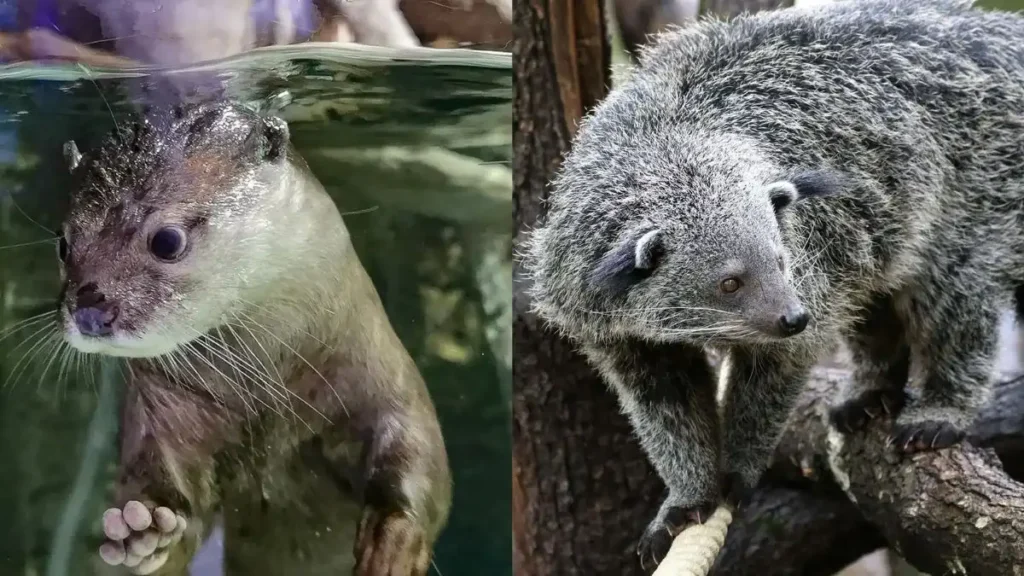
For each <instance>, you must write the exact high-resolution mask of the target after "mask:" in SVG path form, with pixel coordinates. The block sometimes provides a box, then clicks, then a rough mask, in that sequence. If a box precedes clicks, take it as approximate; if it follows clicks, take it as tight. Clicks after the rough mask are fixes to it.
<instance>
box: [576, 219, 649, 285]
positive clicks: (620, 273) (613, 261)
mask: <svg viewBox="0 0 1024 576" xmlns="http://www.w3.org/2000/svg"><path fill="white" fill-rule="evenodd" d="M663 250H664V247H663V244H662V235H661V230H657V229H655V230H650V231H648V232H645V233H644V234H642V235H641V236H640V237H638V238H635V239H630V240H628V241H626V242H623V243H622V244H620V245H618V246H616V247H615V248H613V249H612V250H611V251H610V252H608V253H607V254H605V255H604V258H602V259H601V261H600V262H599V263H598V265H597V267H596V268H594V270H593V272H592V273H591V275H590V280H591V282H593V283H595V284H597V285H599V286H603V287H605V288H607V289H608V290H610V291H611V292H613V293H618V292H621V291H623V290H625V289H627V288H629V287H630V286H631V285H633V284H635V283H637V282H639V281H640V280H643V279H644V278H646V277H647V276H649V275H650V274H651V272H653V271H654V269H655V268H656V267H657V265H658V257H659V256H660V255H661V253H662V251H663Z"/></svg>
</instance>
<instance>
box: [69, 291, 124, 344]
mask: <svg viewBox="0 0 1024 576" xmlns="http://www.w3.org/2000/svg"><path fill="white" fill-rule="evenodd" d="M117 313H118V309H117V306H116V305H114V304H111V303H110V302H107V299H106V297H105V296H104V295H103V293H102V292H100V291H99V289H98V288H97V287H96V284H93V283H90V284H86V285H85V286H82V287H81V288H80V289H79V290H78V293H77V294H76V295H75V312H74V314H72V317H73V318H74V320H75V325H76V326H78V331H79V332H81V333H82V334H84V335H86V336H107V335H109V334H111V333H112V332H113V331H114V328H113V326H114V320H116V319H117Z"/></svg>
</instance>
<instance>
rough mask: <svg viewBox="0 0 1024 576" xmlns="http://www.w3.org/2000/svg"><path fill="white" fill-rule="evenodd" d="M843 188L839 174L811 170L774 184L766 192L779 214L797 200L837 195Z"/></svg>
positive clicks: (767, 187) (766, 188)
mask: <svg viewBox="0 0 1024 576" xmlns="http://www.w3.org/2000/svg"><path fill="white" fill-rule="evenodd" d="M841 187H842V182H841V179H840V177H839V175H838V174H836V173H834V172H830V171H827V170H810V171H807V172H801V173H799V174H797V175H796V176H794V177H792V178H790V179H788V180H779V181H777V182H772V183H771V184H769V185H768V186H766V187H765V191H766V192H767V193H768V198H770V199H771V201H772V207H773V208H775V212H776V213H778V212H781V211H782V210H783V209H785V208H786V207H787V206H789V205H790V204H792V203H793V202H796V201H797V200H803V199H805V198H819V197H825V196H832V195H834V194H837V193H838V192H839V190H840V188H841Z"/></svg>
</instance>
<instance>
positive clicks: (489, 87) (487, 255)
mask: <svg viewBox="0 0 1024 576" xmlns="http://www.w3.org/2000/svg"><path fill="white" fill-rule="evenodd" d="M400 56H401V57H400V58H395V57H394V54H393V53H388V52H383V51H380V50H377V49H368V48H358V49H354V48H349V49H346V48H341V47H339V48H332V49H323V48H316V49H312V50H311V49H309V48H305V47H302V46H299V47H285V48H275V49H269V50H262V51H257V52H254V53H251V54H248V55H245V56H242V57H238V58H234V59H231V60H228V61H223V62H220V63H217V64H216V65H214V66H213V67H212V70H213V72H215V73H217V74H219V75H220V76H221V78H222V81H223V82H224V85H225V86H226V87H227V94H228V95H229V97H231V98H234V99H238V100H242V101H246V102H252V103H254V104H256V105H258V106H261V107H263V108H268V107H269V108H272V109H275V110H277V113H278V114H279V115H280V116H282V117H283V118H285V119H287V120H288V121H289V124H290V128H291V133H292V141H293V143H294V144H295V146H296V147H297V149H298V150H299V152H300V154H301V155H303V156H304V157H305V158H306V159H307V161H308V162H309V164H310V166H311V167H312V169H313V171H314V172H315V173H316V175H317V176H318V177H319V179H320V180H321V181H322V182H323V184H324V185H325V187H326V188H327V189H328V190H329V191H330V192H331V194H332V195H333V196H334V198H335V199H336V201H337V204H338V206H339V209H340V210H341V211H342V212H343V213H351V214H349V215H347V216H346V222H347V224H348V227H349V229H350V231H351V233H352V236H353V241H354V243H355V247H356V250H357V251H358V253H359V256H360V258H361V260H362V261H363V263H364V265H365V266H366V268H367V270H368V271H369V273H370V275H371V276H372V278H373V279H374V282H375V283H376V286H377V289H378V291H379V293H380V295H381V298H382V300H383V302H384V304H385V307H386V309H387V312H388V315H389V317H390V318H391V321H392V323H393V325H394V326H395V328H396V331H397V332H398V334H399V336H400V337H401V338H402V340H403V341H404V343H405V345H406V347H407V348H408V350H409V352H410V353H411V354H412V356H413V357H414V358H415V360H416V361H417V363H418V365H419V367H420V370H421V371H422V373H423V375H424V377H425V379H426V381H427V383H428V385H429V387H430V390H431V393H432V395H433V398H434V402H435V404H436V405H437V408H438V412H439V416H440V419H441V424H442V428H443V430H444V435H445V439H446V445H447V449H448V453H449V456H450V458H451V463H452V468H453V473H454V482H455V492H454V507H453V509H452V515H451V519H450V522H449V524H448V527H447V529H446V531H445V533H444V534H443V536H442V539H441V541H440V542H439V543H438V545H437V547H436V553H435V565H436V568H437V571H435V570H432V571H431V573H432V574H436V573H438V571H439V572H440V573H442V574H444V575H445V576H459V575H464V576H468V575H488V576H490V575H494V576H504V575H511V573H512V570H511V545H510V542H511V504H510V490H511V486H510V478H511V470H510V465H511V449H510V418H511V404H510V399H509V397H510V392H509V387H510V382H511V350H512V346H511V330H510V325H511V320H510V314H511V313H510V310H509V306H510V303H511V263H510V260H511V233H512V223H511V217H510V214H511V202H512V195H511V187H512V178H511V171H510V160H511V153H512V145H511V144H512V143H511V121H512V105H511V100H512V78H511V57H510V55H508V54H488V53H480V52H463V51H428V50H421V51H412V52H405V53H403V54H401V55H400ZM135 75H137V74H136V73H129V74H124V73H122V74H99V73H97V72H95V71H93V72H90V71H87V70H83V69H80V68H76V67H70V66H68V67H61V68H54V67H46V68H40V67H31V66H22V67H13V68H10V67H9V68H2V69H0V330H3V327H5V326H10V325H12V324H13V323H14V322H17V321H18V320H19V319H22V318H26V317H28V316H31V315H33V314H35V313H38V312H40V311H45V310H47V309H51V308H52V306H53V305H54V302H55V297H56V294H57V290H58V276H57V267H56V260H55V252H54V243H53V242H52V241H46V240H47V239H49V238H51V237H52V232H49V231H51V230H53V229H55V228H56V227H57V225H58V223H59V222H60V220H61V218H62V216H63V210H64V206H65V204H66V200H67V191H68V177H67V174H66V170H65V169H64V165H63V160H62V157H61V145H62V143H63V142H64V141H65V140H68V139H71V138H74V139H75V140H76V141H77V142H78V144H79V147H80V148H81V149H82V150H83V151H85V150H87V149H89V148H90V147H91V146H92V144H93V143H94V142H96V141H97V139H98V138H100V137H101V136H103V135H104V134H105V133H107V132H108V131H109V130H110V129H111V127H112V122H114V121H116V120H117V119H119V118H124V116H125V114H127V113H128V111H129V110H130V109H131V108H132V105H133V103H132V102H131V101H130V97H129V96H128V91H127V90H126V89H125V85H124V82H125V81H126V78H127V79H130V78H131V77H132V76H135ZM41 240H42V241H43V242H37V241H41ZM33 242H35V243H34V244H29V245H25V246H18V247H14V246H15V245H20V244H25V243H33ZM30 334H31V331H25V332H19V333H17V334H15V336H13V337H10V338H6V339H4V340H3V341H2V342H0V348H2V349H0V381H3V382H4V388H3V392H2V395H0V432H2V433H0V518H3V519H4V521H3V522H2V523H0V575H2V576H8V575H10V576H20V575H30V574H52V575H54V576H58V575H64V574H67V575H71V576H87V575H92V574H108V573H110V572H109V570H105V569H104V568H103V567H101V566H100V565H99V564H98V562H97V558H96V556H95V553H94V551H95V549H96V547H97V546H98V544H99V542H100V533H99V522H98V520H99V517H100V514H101V513H102V510H103V509H104V508H105V507H106V506H107V500H108V498H109V496H110V488H111V487H110V481H111V479H112V477H113V471H114V465H115V463H114V450H113V448H114V432H115V428H116V417H115V407H116V401H117V398H118V394H119V393H120V391H119V388H118V384H117V381H116V379H114V378H112V377H111V376H110V374H109V373H104V372H103V368H102V367H101V366H99V365H97V366H96V367H94V368H88V367H77V369H76V368H75V367H71V369H70V370H69V371H68V373H69V374H70V375H69V376H64V375H62V376H64V377H61V378H58V375H61V371H60V370H58V369H57V366H56V365H48V364H47V361H48V360H49V358H47V354H46V352H47V350H46V349H44V348H42V347H39V348H36V349H32V348H31V346H29V345H25V341H26V340H27V339H28V336H29V335H30ZM26 368H28V369H26ZM47 368H49V369H48V370H47V371H46V372H45V374H46V375H45V376H40V375H41V374H43V372H44V369H47ZM108 372H109V371H108ZM203 554H204V555H203V557H202V558H201V559H200V560H201V561H202V562H203V564H202V565H203V566H209V563H210V562H211V561H212V562H214V563H215V562H216V560H217V559H218V555H217V546H216V545H214V546H212V548H211V549H210V550H207V551H205V552H204V553H203ZM193 573H194V574H196V575H197V576H213V575H215V574H219V573H220V571H219V569H217V568H216V567H214V568H212V569H211V568H209V567H206V568H200V567H195V568H194V570H193ZM297 576H301V575H297Z"/></svg>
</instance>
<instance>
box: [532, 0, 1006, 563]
mask: <svg viewBox="0 0 1024 576" xmlns="http://www.w3.org/2000/svg"><path fill="white" fill-rule="evenodd" d="M524 259H525V265H526V269H527V270H528V272H529V274H528V276H529V278H530V282H531V293H532V299H533V302H534V305H535V309H536V310H537V312H538V313H539V314H540V315H541V316H542V317H544V318H546V319H547V320H548V321H549V322H550V323H552V324H553V325H554V326H557V327H559V328H560V329H561V330H562V331H563V332H564V333H565V334H567V335H568V336H570V337H571V338H573V339H575V340H576V341H578V342H579V343H580V345H581V348H582V349H583V350H584V351H585V353H586V354H587V355H588V357H589V358H590V359H591V360H592V362H593V363H594V364H595V365H596V366H597V367H598V368H599V369H600V371H601V372H602V374H603V375H604V377H605V378H606V380H607V381H608V382H609V383H610V385H611V387H612V388H613V389H614V391H615V392H616V393H617V394H618V397H619V399H620V400H621V404H622V407H623V409H624V411H625V413H626V414H627V415H628V416H629V417H630V419H631V421H632V423H633V425H634V427H635V430H636V433H637V435H638V437H639V439H640V441H641V443H642V445H643V446H644V448H645V449H646V451H647V453H648V455H649V457H650V459H651V460H652V462H653V464H654V466H655V467H656V469H657V470H658V472H659V474H660V475H661V477H662V478H663V479H664V480H665V482H666V484H667V485H668V488H669V496H668V498H667V499H666V500H665V502H664V504H663V506H662V508H661V510H660V512H659V513H658V515H657V517H656V518H654V520H653V521H652V522H651V524H650V526H649V528H648V529H647V531H646V532H645V534H644V535H643V536H642V538H641V544H640V552H641V556H642V558H643V560H644V561H645V563H647V564H648V567H650V562H651V561H652V560H653V561H654V562H656V561H658V560H659V559H660V558H661V557H662V556H663V555H664V553H665V551H666V550H667V547H668V545H669V543H670V540H671V538H672V536H673V534H675V533H677V532H678V530H680V529H681V528H682V527H683V526H684V525H685V524H686V523H687V522H690V521H699V520H700V519H702V518H706V514H707V513H708V512H709V511H710V510H711V509H712V508H713V507H714V506H715V505H716V504H718V503H719V502H720V499H721V498H726V499H729V500H734V501H738V500H740V499H741V497H742V494H744V493H745V492H746V491H748V490H749V489H750V488H752V487H753V486H754V485H755V484H756V483H757V482H758V480H759V478H760V476H761V474H762V472H763V470H764V469H765V468H766V466H767V465H768V463H769V460H770V458H771V455H772V452H773V450H774V448H775V446H776V444H777V441H778V438H779V436H780V433H781V428H782V426H783V424H784V423H785V421H786V419H787V417H788V415H789V413H790V411H791V409H792V407H793V405H794V402H795V400H796V398H797V395H798V394H799V393H800V391H801V389H802V388H803V387H804V385H805V383H806V380H807V378H808V376H809V373H810V370H811V368H812V366H813V365H814V364H815V363H816V362H817V361H819V360H820V359H823V357H824V356H826V355H828V354H830V353H831V352H832V351H833V350H835V348H836V346H837V344H838V343H840V342H842V341H844V340H845V341H846V342H847V343H848V345H849V346H850V347H851V349H852V352H853V358H854V360H855V362H856V370H855V378H854V383H853V385H851V386H850V387H849V389H847V390H846V391H845V392H844V395H843V397H842V398H840V399H838V400H837V402H836V404H835V406H834V408H833V409H832V412H831V420H832V422H833V424H834V425H835V426H837V427H838V428H839V429H840V431H842V432H846V433H849V432H851V431H853V430H855V429H857V428H859V427H861V426H863V425H864V424H865V423H866V421H867V420H868V419H869V418H870V417H873V416H876V415H881V414H883V413H892V414H893V415H894V416H895V422H894V423H893V428H892V440H893V443H894V445H895V447H896V448H897V449H898V450H900V451H906V452H911V451H915V450H929V449H939V448H943V447H947V446H950V445H952V444H955V443H957V442H959V441H960V440H962V439H963V437H964V433H965V430H967V428H968V427H969V426H970V425H971V422H972V420H973V418H974V417H975V413H976V411H977V410H978V408H979V407H980V406H981V405H982V404H983V403H984V402H985V401H986V399H987V397H988V395H989V390H990V384H991V380H992V377H993V374H992V371H993V361H994V358H995V356H996V349H997V342H996V339H997V330H996V325H997V320H998V316H999V313H1000V311H1001V310H1002V309H1005V308H1006V307H1008V306H1009V305H1010V304H1011V302H1012V299H1013V293H1014V291H1015V289H1018V287H1019V286H1021V285H1022V284H1024V18H1022V17H1021V16H1018V15H1016V14H1010V13H1003V12H988V11H981V10H979V9H975V8H974V7H972V6H971V3H970V2H966V1H955V0H931V1H917V2H904V1H902V0H862V1H856V2H853V1H851V2H836V3H834V4H830V5H824V6H817V7H814V8H808V9H800V8H791V9H785V10H779V11H774V12H762V13H758V14H755V15H748V16H743V17H739V18H736V19H735V20H733V21H731V22H728V23H726V22H722V21H715V20H704V21H702V22H701V23H699V24H696V25H694V26H692V27H689V28H686V29H683V30H679V31H675V32H672V33H668V34H665V35H663V36H661V37H660V38H659V40H658V41H657V42H656V43H655V44H654V45H653V46H651V47H649V48H648V49H646V50H645V51H644V53H643V55H642V57H641V59H640V63H639V65H638V67H637V68H636V69H635V71H634V72H633V73H632V74H631V76H630V78H629V79H628V81H627V82H626V83H625V84H624V85H622V86H620V87H618V88H616V89H614V90H612V92H611V93H610V94H609V95H608V97H607V98H606V99H605V100H604V101H603V102H602V103H601V104H600V105H599V106H598V107H596V109H595V110H594V111H593V113H592V114H591V115H590V116H589V117H588V118H587V119H586V120H585V121H584V122H583V123H582V125H581V127H580V129H579V132H578V134H577V137H576V139H575V142H574V144H573V147H572V150H571V152H570V153H569V154H568V155H567V156H566V158H565V160H564V164H563V166H562V168H561V170H560V173H559V175H558V176H557V178H556V180H555V182H554V183H553V188H552V193H551V198H550V203H549V211H548V213H547V219H546V221H545V222H544V223H543V224H542V225H541V226H540V227H539V228H538V229H537V230H535V231H534V232H533V233H532V235H531V236H530V238H529V239H528V240H527V242H526V246H525V249H524ZM1021 294H1022V293H1021V292H1018V296H1020V295H1021ZM1020 305H1021V304H1020V303H1019V302H1018V306H1020ZM706 347H713V348H719V349H723V350H725V351H726V352H727V368H726V371H725V372H726V373H725V377H724V380H725V385H726V390H725V393H724V406H722V407H720V411H719V407H718V406H717V405H716V401H715V400H716V394H715V393H716V380H715V375H714V373H713V371H712V369H711V367H710V366H709V365H708V361H707V359H706V356H705V354H703V352H702V348H706ZM908 385H910V386H908ZM666 528H667V529H666Z"/></svg>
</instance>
